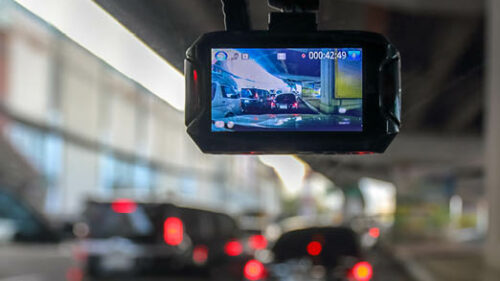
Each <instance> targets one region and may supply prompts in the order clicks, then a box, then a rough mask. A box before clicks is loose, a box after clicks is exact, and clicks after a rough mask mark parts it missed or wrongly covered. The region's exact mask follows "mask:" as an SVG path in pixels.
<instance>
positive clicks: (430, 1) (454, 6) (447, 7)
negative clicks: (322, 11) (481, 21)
mask: <svg viewBox="0 0 500 281" xmlns="http://www.w3.org/2000/svg"><path fill="white" fill-rule="evenodd" d="M349 2H359V3H366V4H373V5H380V6H385V7H390V8H394V9H401V10H409V11H412V12H420V13H434V14H435V13H447V14H462V15H478V14H481V13H482V12H483V10H484V3H483V2H484V1H480V0H438V1H436V0H352V1H349Z"/></svg>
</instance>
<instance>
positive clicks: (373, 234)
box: [368, 227, 380, 238]
mask: <svg viewBox="0 0 500 281" xmlns="http://www.w3.org/2000/svg"><path fill="white" fill-rule="evenodd" d="M368 234H370V236H371V237H373V238H378V237H379V236H380V229H379V228H378V227H372V228H370V230H368Z"/></svg>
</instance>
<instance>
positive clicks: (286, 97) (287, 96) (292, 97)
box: [276, 94, 295, 103]
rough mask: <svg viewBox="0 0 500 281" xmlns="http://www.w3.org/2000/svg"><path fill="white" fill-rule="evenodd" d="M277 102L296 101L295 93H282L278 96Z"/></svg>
mask: <svg viewBox="0 0 500 281" xmlns="http://www.w3.org/2000/svg"><path fill="white" fill-rule="evenodd" d="M276 101H277V102H288V103H292V102H295V95H294V94H281V95H279V96H277V97H276Z"/></svg>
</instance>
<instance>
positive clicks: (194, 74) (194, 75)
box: [193, 69, 198, 82]
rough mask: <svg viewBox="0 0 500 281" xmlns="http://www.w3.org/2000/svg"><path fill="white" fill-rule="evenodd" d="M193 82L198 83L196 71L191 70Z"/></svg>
mask: <svg viewBox="0 0 500 281" xmlns="http://www.w3.org/2000/svg"><path fill="white" fill-rule="evenodd" d="M193 80H194V82H197V81H198V71H196V69H194V70H193Z"/></svg>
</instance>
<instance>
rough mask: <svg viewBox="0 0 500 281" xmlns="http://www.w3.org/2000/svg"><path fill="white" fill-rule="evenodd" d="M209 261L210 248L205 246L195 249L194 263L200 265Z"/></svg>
mask: <svg viewBox="0 0 500 281" xmlns="http://www.w3.org/2000/svg"><path fill="white" fill-rule="evenodd" d="M207 259H208V248H207V246H205V245H198V246H196V247H194V249H193V262H194V263H195V264H198V265H202V264H205V263H206V262H207Z"/></svg>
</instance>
